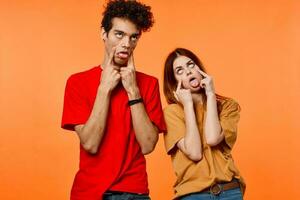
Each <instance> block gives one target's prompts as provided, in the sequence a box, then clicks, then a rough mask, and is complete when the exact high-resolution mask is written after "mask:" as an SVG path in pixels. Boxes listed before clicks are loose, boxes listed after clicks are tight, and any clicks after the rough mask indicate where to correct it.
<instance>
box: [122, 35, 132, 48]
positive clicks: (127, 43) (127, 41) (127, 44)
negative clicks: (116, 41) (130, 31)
mask: <svg viewBox="0 0 300 200" xmlns="http://www.w3.org/2000/svg"><path fill="white" fill-rule="evenodd" d="M122 47H124V48H129V47H130V39H129V37H124V38H123V40H122Z"/></svg>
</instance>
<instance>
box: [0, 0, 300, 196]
mask: <svg viewBox="0 0 300 200" xmlns="http://www.w3.org/2000/svg"><path fill="white" fill-rule="evenodd" d="M144 2H145V3H147V4H150V5H151V6H152V9H153V12H154V14H155V19H156V23H155V26H154V27H153V29H152V30H151V31H150V32H149V33H146V34H144V35H143V37H142V38H141V40H140V42H139V45H138V47H137V49H136V53H135V61H136V66H137V69H138V70H140V71H143V72H145V73H148V74H151V75H154V76H156V77H159V78H160V86H161V89H162V71H163V62H164V59H165V58H166V56H167V54H168V52H170V51H171V50H172V49H173V48H175V47H177V46H182V47H186V48H189V49H191V50H193V51H195V52H196V53H197V54H198V55H199V57H200V58H201V59H202V60H203V62H204V64H205V65H206V68H207V69H208V72H209V74H210V75H211V76H213V78H214V81H215V85H216V88H217V92H218V93H220V94H223V95H225V96H230V97H233V98H235V99H236V100H237V101H238V102H239V103H240V104H241V107H242V113H241V121H240V123H239V137H238V142H237V144H236V146H235V149H234V152H233V155H234V158H235V161H236V164H237V165H238V167H239V169H240V171H241V172H242V175H243V176H244V177H245V179H246V181H247V186H248V187H247V191H246V196H245V199H249V200H250V199H251V200H252V199H253V200H260V199H261V200H265V199H297V198H299V195H300V192H299V188H298V187H297V186H298V185H299V183H298V182H297V181H298V179H299V177H300V169H299V164H300V163H299V156H298V154H299V153H300V148H299V146H300V145H299V139H300V136H299V134H300V123H299V122H298V120H299V113H300V108H299V102H300V87H299V86H300V65H299V64H300V57H299V52H300V39H299V37H300V20H299V19H300V14H299V13H300V12H299V11H300V4H299V3H300V2H299V1H297V0H294V1H293V0H289V1H288V0H267V1H259V0H245V1H238V0H229V1H218V0H201V1H200V0H185V1H174V0H173V1H172V0H164V1H158V0H156V1H154V0H146V1H144ZM102 10H103V1H96V0H89V1H83V0H81V1H80V0H78V1H71V0H60V1H50V0H43V1H34V0H27V1H20V0H19V1H17V0H11V1H4V0H1V1H0V91H1V94H0V124H1V126H0V133H1V135H0V136H1V137H0V156H1V163H0V199H3V200H19V199H30V200H34V199H43V200H47V199H49V200H53V199H68V198H69V192H70V188H71V185H72V182H73V178H74V175H75V173H76V170H77V168H78V158H79V148H78V139H77V137H76V135H75V134H73V133H72V132H68V131H64V130H62V129H60V120H61V113H62V105H63V94H64V87H65V82H66V79H67V78H68V76H69V75H70V74H72V73H75V72H78V71H83V70H86V69H89V68H91V67H93V66H95V65H98V64H99V63H100V62H101V60H102V55H103V44H102V41H101V39H100V29H99V24H100V19H101V12H102ZM161 91H162V90H161ZM162 100H163V103H164V106H165V105H166V103H165V99H164V96H163V94H162ZM297 117H298V119H297ZM147 161H148V165H147V168H148V174H149V182H150V190H151V196H152V199H153V200H168V199H171V197H172V185H173V183H174V180H175V177H174V174H173V170H172V167H171V162H170V158H169V157H168V156H166V154H165V150H164V147H163V139H162V137H160V140H159V144H158V146H157V148H156V150H155V151H154V152H153V153H152V154H151V155H150V156H147Z"/></svg>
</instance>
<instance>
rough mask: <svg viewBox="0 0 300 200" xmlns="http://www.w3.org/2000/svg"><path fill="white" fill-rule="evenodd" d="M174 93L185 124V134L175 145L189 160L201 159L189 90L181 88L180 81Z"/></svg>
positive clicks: (197, 130)
mask: <svg viewBox="0 0 300 200" xmlns="http://www.w3.org/2000/svg"><path fill="white" fill-rule="evenodd" d="M174 95H175V97H176V98H177V100H178V101H179V102H181V103H182V104H183V107H184V115H185V125H186V132H185V136H184V138H182V139H181V140H179V142H178V143H177V147H178V148H179V149H180V150H181V151H182V152H183V153H184V154H185V155H186V156H188V157H189V158H190V159H191V160H193V161H199V160H201V159H202V146H201V138H200V134H199V129H198V126H197V120H196V116H195V111H194V105H193V100H192V95H191V92H190V90H187V89H181V81H180V82H179V83H178V86H177V90H176V93H175V94H174Z"/></svg>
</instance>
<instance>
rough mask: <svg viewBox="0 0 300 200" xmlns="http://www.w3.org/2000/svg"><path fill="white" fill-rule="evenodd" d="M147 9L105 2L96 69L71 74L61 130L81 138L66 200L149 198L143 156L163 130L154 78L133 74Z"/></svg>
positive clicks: (121, 0)
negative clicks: (100, 52) (102, 50)
mask: <svg viewBox="0 0 300 200" xmlns="http://www.w3.org/2000/svg"><path fill="white" fill-rule="evenodd" d="M150 9H151V8H150V7H149V6H146V5H144V4H142V3H140V2H136V1H126V0H113V1H109V2H108V4H107V6H106V8H105V11H104V13H103V19H102V39H103V41H104V46H105V53H104V59H103V62H102V64H101V65H100V66H97V67H94V68H92V69H90V70H87V71H84V72H80V73H77V74H74V75H72V76H71V77H70V78H69V79H68V81H67V85H66V90H65V101H64V110H63V117H62V128H64V129H68V130H75V131H76V133H77V135H78V137H79V139H80V168H79V171H78V172H77V174H76V177H75V180H74V183H73V187H72V191H71V199H74V200H96V199H97V200H98V199H107V200H108V199H112V198H113V199H149V196H148V194H149V190H148V182H147V173H146V161H145V157H144V155H145V154H148V153H150V152H152V151H153V150H154V147H155V145H156V143H157V140H158V133H159V132H163V131H165V122H164V118H163V113H162V108H161V102H160V95H159V86H158V80H157V79H156V78H154V77H151V76H148V75H146V74H143V73H140V72H136V71H135V65H134V59H133V51H134V49H135V47H136V45H137V43H138V41H139V38H140V36H141V34H142V32H144V31H147V30H149V29H150V28H151V27H152V25H153V15H152V13H151V11H150Z"/></svg>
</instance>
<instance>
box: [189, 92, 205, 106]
mask: <svg viewBox="0 0 300 200" xmlns="http://www.w3.org/2000/svg"><path fill="white" fill-rule="evenodd" d="M192 99H193V102H194V104H196V105H197V104H201V105H203V94H201V93H192Z"/></svg>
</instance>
